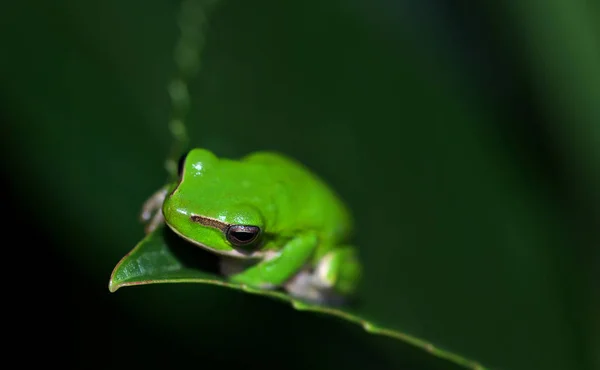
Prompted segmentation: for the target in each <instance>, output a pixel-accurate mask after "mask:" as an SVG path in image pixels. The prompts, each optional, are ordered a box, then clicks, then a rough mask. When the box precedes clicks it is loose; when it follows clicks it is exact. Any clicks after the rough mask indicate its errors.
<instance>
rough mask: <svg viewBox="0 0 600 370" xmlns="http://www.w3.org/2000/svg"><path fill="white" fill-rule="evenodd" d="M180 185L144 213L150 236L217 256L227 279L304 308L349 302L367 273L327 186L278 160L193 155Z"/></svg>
mask: <svg viewBox="0 0 600 370" xmlns="http://www.w3.org/2000/svg"><path fill="white" fill-rule="evenodd" d="M179 167H180V168H179V180H178V181H177V182H175V183H172V184H169V185H166V186H164V187H163V188H161V189H160V190H158V191H157V192H156V193H155V194H154V195H152V196H151V197H150V198H149V199H148V200H147V201H146V202H145V203H144V205H143V207H142V214H141V218H142V220H143V221H144V222H146V223H147V225H146V232H151V231H153V230H154V229H156V227H158V226H159V225H161V224H162V223H166V225H167V226H168V227H169V228H170V229H171V230H173V231H174V232H175V233H176V234H178V235H179V236H181V237H183V238H184V239H186V240H187V241H189V242H190V243H192V244H195V245H197V246H199V247H201V248H205V249H207V250H209V251H211V252H213V253H216V254H218V255H219V256H220V258H219V260H220V270H221V272H222V273H223V275H224V276H226V277H227V279H229V280H231V281H233V282H236V283H240V284H246V285H248V286H253V287H257V288H261V289H283V290H285V291H287V292H288V293H289V294H290V295H292V296H294V297H296V298H300V299H303V300H308V301H313V302H320V303H327V302H334V301H336V302H338V301H340V300H341V301H342V302H345V301H346V298H348V297H350V296H351V295H352V294H353V293H354V292H355V290H356V287H357V284H358V282H359V280H360V277H361V273H362V266H361V263H360V261H359V258H358V254H357V250H356V248H355V247H354V246H352V245H350V244H348V241H349V238H350V236H351V231H352V219H351V215H350V213H349V210H348V209H347V208H346V206H345V205H344V203H343V202H342V201H341V200H340V198H339V197H338V196H337V195H336V194H335V193H334V191H333V190H332V189H330V188H329V187H328V186H327V184H326V183H325V182H324V181H323V180H322V179H320V178H319V177H317V175H315V174H314V173H312V172H310V171H309V170H308V169H307V168H306V167H304V166H303V165H302V164H300V163H299V162H297V161H295V160H293V159H291V158H289V157H286V156H284V155H281V154H279V153H276V152H267V151H265V152H255V153H252V154H249V155H247V156H245V157H243V158H241V159H227V158H218V157H217V156H216V155H215V154H213V153H212V152H211V151H209V150H206V149H202V148H196V149H192V150H191V151H189V152H188V153H187V154H186V155H185V156H183V157H182V159H181V160H180V166H179Z"/></svg>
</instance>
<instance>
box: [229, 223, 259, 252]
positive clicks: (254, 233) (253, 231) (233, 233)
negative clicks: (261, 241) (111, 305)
mask: <svg viewBox="0 0 600 370" xmlns="http://www.w3.org/2000/svg"><path fill="white" fill-rule="evenodd" d="M259 233H260V228H259V227H258V226H249V225H231V226H230V227H229V228H228V230H227V240H229V242H230V243H231V244H233V245H235V246H237V247H242V246H246V245H250V244H252V243H253V242H254V241H255V240H256V238H257V237H258V234H259Z"/></svg>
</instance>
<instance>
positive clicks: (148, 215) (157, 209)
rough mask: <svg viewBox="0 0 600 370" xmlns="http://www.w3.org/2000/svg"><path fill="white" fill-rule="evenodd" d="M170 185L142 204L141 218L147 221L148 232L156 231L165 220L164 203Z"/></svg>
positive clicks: (146, 228)
mask: <svg viewBox="0 0 600 370" xmlns="http://www.w3.org/2000/svg"><path fill="white" fill-rule="evenodd" d="M168 189H169V186H168V185H165V186H163V187H162V188H160V189H159V190H157V191H156V192H155V193H154V194H152V195H151V196H150V198H148V200H146V201H145V202H144V204H143V205H142V212H141V213H140V220H141V221H142V222H145V223H146V227H145V231H146V234H149V233H151V232H152V231H154V230H155V229H156V228H157V227H158V226H159V225H160V224H162V223H163V221H164V220H165V219H164V217H163V213H162V205H163V202H164V201H165V198H166V196H167V193H168Z"/></svg>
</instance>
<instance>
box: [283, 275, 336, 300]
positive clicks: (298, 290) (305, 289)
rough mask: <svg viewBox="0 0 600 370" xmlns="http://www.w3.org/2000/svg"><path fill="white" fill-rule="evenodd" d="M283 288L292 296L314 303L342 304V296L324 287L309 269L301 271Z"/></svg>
mask: <svg viewBox="0 0 600 370" xmlns="http://www.w3.org/2000/svg"><path fill="white" fill-rule="evenodd" d="M284 288H285V290H286V291H287V292H288V293H289V294H290V295H291V296H293V297H294V298H297V299H300V300H303V301H306V302H309V303H314V304H326V305H335V304H343V303H344V302H345V300H344V298H343V297H342V296H340V295H338V294H337V293H335V292H334V291H333V289H331V288H330V287H326V286H324V285H323V284H322V282H321V281H319V279H318V278H316V277H315V274H314V273H312V272H310V271H306V270H305V271H301V272H299V273H298V274H296V276H294V277H293V278H292V279H290V281H288V282H287V283H286V284H285V285H284Z"/></svg>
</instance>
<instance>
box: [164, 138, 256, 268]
mask: <svg viewBox="0 0 600 370" xmlns="http://www.w3.org/2000/svg"><path fill="white" fill-rule="evenodd" d="M217 162H218V158H217V157H216V156H215V155H214V154H213V153H211V152H209V151H207V150H204V149H193V150H192V151H190V152H189V153H188V154H187V155H186V156H185V160H184V161H182V164H181V170H180V176H181V179H180V182H179V184H177V186H176V187H175V188H174V189H173V191H171V192H170V193H169V195H168V196H167V197H166V199H165V201H164V203H163V208H162V211H163V215H164V217H165V223H166V224H167V225H168V226H169V227H170V228H171V229H172V230H173V231H174V232H175V233H177V234H179V235H180V236H181V237H183V238H184V239H186V240H188V241H189V242H191V243H193V244H196V245H198V246H200V247H202V248H205V249H208V250H210V251H213V252H215V253H218V254H223V255H227V256H231V257H237V258H255V257H260V255H261V252H260V248H259V247H260V245H261V239H262V238H261V236H262V234H263V230H264V218H263V216H262V214H261V212H260V211H259V210H258V209H257V208H255V207H253V206H252V205H250V204H248V203H247V202H242V201H241V200H239V199H231V198H227V197H223V196H220V195H219V191H218V190H219V186H218V183H219V181H218V180H219V179H217V181H216V182H213V180H214V179H213V176H217V175H215V173H216V171H215V172H212V171H211V168H213V167H214V166H215V165H216V163H217ZM215 183H216V184H217V186H215Z"/></svg>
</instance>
